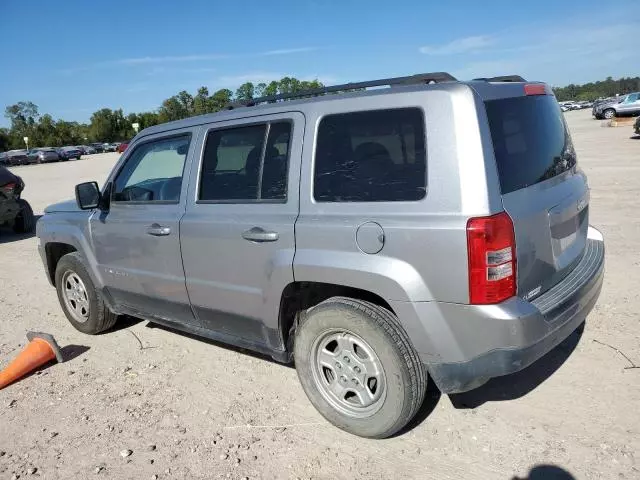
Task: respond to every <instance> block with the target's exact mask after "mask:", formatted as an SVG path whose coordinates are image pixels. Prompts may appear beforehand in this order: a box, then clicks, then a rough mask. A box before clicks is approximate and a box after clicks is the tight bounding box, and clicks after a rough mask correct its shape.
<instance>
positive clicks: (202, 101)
mask: <svg viewBox="0 0 640 480" xmlns="http://www.w3.org/2000/svg"><path fill="white" fill-rule="evenodd" d="M209 112H211V101H210V99H209V89H208V88H207V87H200V88H199V89H198V92H197V93H196V95H195V96H194V97H193V114H194V115H204V114H205V113H209Z"/></svg>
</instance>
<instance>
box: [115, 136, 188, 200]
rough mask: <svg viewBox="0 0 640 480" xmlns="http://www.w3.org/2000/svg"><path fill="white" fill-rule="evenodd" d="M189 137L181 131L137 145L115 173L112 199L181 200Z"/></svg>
mask: <svg viewBox="0 0 640 480" xmlns="http://www.w3.org/2000/svg"><path fill="white" fill-rule="evenodd" d="M190 141H191V135H180V136H174V137H169V138H163V139H159V140H153V141H150V142H145V143H143V144H141V145H138V146H137V147H136V148H135V150H134V151H133V152H131V155H129V157H128V158H127V161H126V163H125V164H124V166H123V168H122V170H120V172H119V173H118V176H117V177H116V181H115V185H114V192H113V201H115V202H168V203H177V202H179V201H180V191H181V190H182V176H183V172H184V164H185V160H186V158H187V152H188V151H189V143H190Z"/></svg>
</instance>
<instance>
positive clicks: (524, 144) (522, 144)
mask: <svg viewBox="0 0 640 480" xmlns="http://www.w3.org/2000/svg"><path fill="white" fill-rule="evenodd" d="M486 109H487V115H488V117H489V127H490V128H491V138H492V139H493V149H494V151H495V156H496V161H497V163H498V174H499V175H500V187H501V190H502V194H507V193H509V192H513V191H515V190H520V189H521V188H526V187H528V186H530V185H534V184H536V183H539V182H542V181H544V180H547V179H549V178H552V177H555V176H556V175H560V174H561V173H563V172H566V171H568V170H571V169H572V168H573V167H574V166H575V164H576V154H575V151H574V149H573V145H572V143H571V137H570V136H569V132H568V131H567V126H566V124H565V122H564V116H563V114H562V111H561V110H560V107H559V106H558V102H557V101H556V99H555V97H554V96H552V95H531V96H526V97H514V98H505V99H501V100H491V101H488V102H486Z"/></svg>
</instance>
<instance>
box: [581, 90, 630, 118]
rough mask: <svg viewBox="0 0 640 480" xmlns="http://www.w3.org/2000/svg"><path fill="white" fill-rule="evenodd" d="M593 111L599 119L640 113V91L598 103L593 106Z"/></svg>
mask: <svg viewBox="0 0 640 480" xmlns="http://www.w3.org/2000/svg"><path fill="white" fill-rule="evenodd" d="M592 113H593V116H594V117H596V118H597V119H598V120H601V119H603V118H605V119H610V118H615V117H624V116H629V115H640V92H633V93H629V94H627V95H624V96H620V97H617V98H615V99H613V100H611V101H608V102H607V101H603V102H601V103H599V104H596V105H594V106H593V111H592Z"/></svg>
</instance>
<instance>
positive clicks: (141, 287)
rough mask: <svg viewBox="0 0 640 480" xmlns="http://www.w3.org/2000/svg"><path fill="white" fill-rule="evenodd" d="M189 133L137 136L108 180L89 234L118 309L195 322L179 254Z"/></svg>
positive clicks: (190, 141)
mask: <svg viewBox="0 0 640 480" xmlns="http://www.w3.org/2000/svg"><path fill="white" fill-rule="evenodd" d="M193 143H194V142H192V138H191V132H190V131H181V132H180V133H175V132H172V133H171V135H169V136H167V134H165V135H164V136H157V135H156V136H152V137H146V138H145V137H143V138H142V139H141V140H139V141H138V142H136V144H135V145H132V148H131V149H130V150H129V151H128V153H127V158H126V159H125V160H124V162H122V163H121V164H120V165H119V167H118V169H117V170H116V172H117V173H115V175H113V177H112V178H110V185H111V201H110V207H109V210H108V211H106V212H101V211H96V212H95V213H94V214H93V216H92V218H91V232H92V238H93V242H94V248H95V254H96V259H97V262H98V266H99V268H100V271H101V273H102V276H103V278H104V281H105V285H106V288H107V289H108V292H109V294H110V295H111V296H112V297H113V299H114V301H115V303H116V304H117V305H119V306H120V307H123V311H126V312H130V313H133V314H134V315H135V314H137V315H140V316H141V317H145V318H150V319H153V318H157V319H163V320H168V321H177V322H180V323H191V324H194V323H196V321H195V319H194V316H193V313H192V311H191V308H190V305H189V299H188V295H187V290H186V286H185V278H184V269H183V268H182V257H181V254H180V219H181V218H182V216H183V215H184V210H185V198H186V190H187V181H186V180H184V181H183V179H186V178H188V177H187V176H185V171H186V170H187V168H186V166H187V165H188V162H187V159H188V154H189V150H190V146H191V148H193V147H192V144H193Z"/></svg>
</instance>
